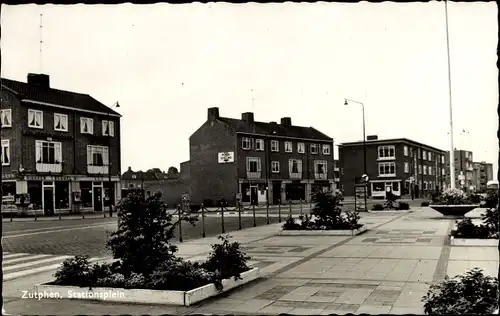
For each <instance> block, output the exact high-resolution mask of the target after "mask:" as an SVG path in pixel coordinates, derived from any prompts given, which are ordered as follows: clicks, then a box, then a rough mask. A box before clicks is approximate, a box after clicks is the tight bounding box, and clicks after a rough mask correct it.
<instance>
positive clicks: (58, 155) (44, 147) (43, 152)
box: [35, 140, 62, 164]
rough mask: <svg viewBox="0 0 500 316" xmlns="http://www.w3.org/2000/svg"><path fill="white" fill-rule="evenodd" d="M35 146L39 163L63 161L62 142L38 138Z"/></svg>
mask: <svg viewBox="0 0 500 316" xmlns="http://www.w3.org/2000/svg"><path fill="white" fill-rule="evenodd" d="M35 146H36V163H37V164H59V163H61V162H62V150H61V143H60V142H49V141H43V140H37V141H36V143H35Z"/></svg>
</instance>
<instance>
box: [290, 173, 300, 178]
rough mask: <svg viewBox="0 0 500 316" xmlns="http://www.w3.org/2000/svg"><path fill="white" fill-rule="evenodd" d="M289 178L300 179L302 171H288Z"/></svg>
mask: <svg viewBox="0 0 500 316" xmlns="http://www.w3.org/2000/svg"><path fill="white" fill-rule="evenodd" d="M290 179H302V172H290Z"/></svg>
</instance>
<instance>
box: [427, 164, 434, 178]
mask: <svg viewBox="0 0 500 316" xmlns="http://www.w3.org/2000/svg"><path fill="white" fill-rule="evenodd" d="M428 168H429V175H430V176H432V174H433V172H432V169H433V168H432V167H431V166H429V167H428Z"/></svg>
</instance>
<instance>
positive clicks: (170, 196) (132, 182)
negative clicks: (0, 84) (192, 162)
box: [121, 164, 189, 208]
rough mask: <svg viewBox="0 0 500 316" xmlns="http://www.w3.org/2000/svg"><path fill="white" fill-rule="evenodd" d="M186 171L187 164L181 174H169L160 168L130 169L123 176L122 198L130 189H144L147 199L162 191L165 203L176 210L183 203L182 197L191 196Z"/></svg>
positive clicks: (182, 165)
mask: <svg viewBox="0 0 500 316" xmlns="http://www.w3.org/2000/svg"><path fill="white" fill-rule="evenodd" d="M183 167H184V168H183ZM185 169H186V164H181V170H180V172H179V173H176V174H168V173H166V172H164V171H162V170H161V169H159V168H153V169H149V170H147V171H133V170H132V168H131V167H128V170H127V171H125V172H124V173H123V174H122V180H121V185H122V190H121V191H122V196H125V195H126V194H127V191H128V190H130V189H142V190H144V194H145V196H146V197H148V196H149V195H151V194H152V193H154V192H156V191H160V192H161V193H162V199H163V201H164V202H165V203H166V204H167V205H168V206H169V207H171V208H174V207H175V206H176V205H179V204H180V203H181V198H182V195H184V194H189V178H188V177H187V176H186V170H185Z"/></svg>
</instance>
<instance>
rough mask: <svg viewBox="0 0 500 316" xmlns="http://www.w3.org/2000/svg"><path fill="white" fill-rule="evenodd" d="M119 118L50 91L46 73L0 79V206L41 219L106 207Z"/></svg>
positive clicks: (111, 196)
mask: <svg viewBox="0 0 500 316" xmlns="http://www.w3.org/2000/svg"><path fill="white" fill-rule="evenodd" d="M120 117H121V115H120V114H118V113H117V112H115V111H113V110H112V109H111V108H109V107H107V106H105V105H104V104H102V103H101V102H99V101H97V100H95V99H94V98H92V97H91V96H89V95H87V94H81V93H76V92H69V91H62V90H57V89H54V88H51V87H50V84H49V76H48V75H44V74H29V75H28V80H27V83H25V82H19V81H14V80H9V79H3V78H2V79H1V123H2V128H1V136H2V137H1V138H2V191H3V199H2V202H6V203H9V202H13V203H14V204H16V205H17V206H19V207H20V209H21V206H23V209H24V210H26V209H27V210H34V211H36V212H37V213H38V212H40V213H46V214H49V213H55V212H59V211H61V212H68V211H73V210H74V209H75V208H76V207H78V209H79V210H94V211H102V210H103V209H104V207H105V206H107V205H109V203H111V204H114V203H115V201H116V200H117V199H119V198H120V191H119V190H118V188H119V181H120V173H121V172H120V164H121V158H120ZM110 177H111V182H110V181H109V180H110Z"/></svg>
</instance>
